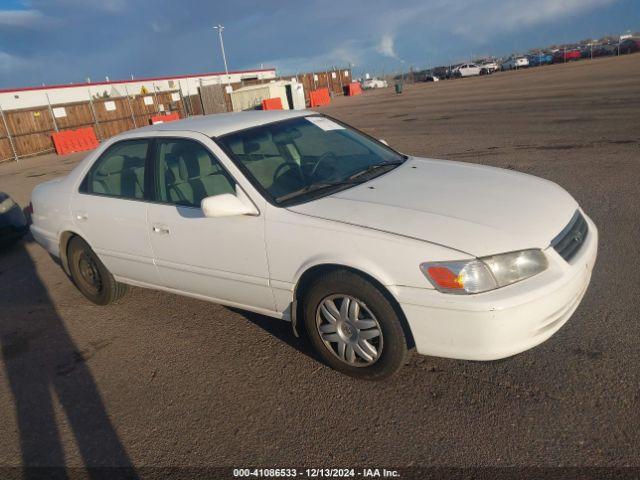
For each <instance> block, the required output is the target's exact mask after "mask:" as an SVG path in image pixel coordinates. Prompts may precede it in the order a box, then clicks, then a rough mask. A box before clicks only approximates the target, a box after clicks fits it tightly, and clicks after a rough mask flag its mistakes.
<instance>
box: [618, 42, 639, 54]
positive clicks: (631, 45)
mask: <svg viewBox="0 0 640 480" xmlns="http://www.w3.org/2000/svg"><path fill="white" fill-rule="evenodd" d="M639 50H640V38H627V39H625V40H624V41H623V42H622V43H620V54H621V55H626V54H629V53H635V52H637V51H639Z"/></svg>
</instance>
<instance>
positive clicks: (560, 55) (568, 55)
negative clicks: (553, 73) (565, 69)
mask: <svg viewBox="0 0 640 480" xmlns="http://www.w3.org/2000/svg"><path fill="white" fill-rule="evenodd" d="M580 58H582V57H581V54H580V50H567V51H565V50H557V51H555V52H554V53H553V63H564V62H570V61H572V60H580Z"/></svg>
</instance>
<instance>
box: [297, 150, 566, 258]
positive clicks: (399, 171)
mask: <svg viewBox="0 0 640 480" xmlns="http://www.w3.org/2000/svg"><path fill="white" fill-rule="evenodd" d="M577 208H578V205H577V203H576V201H575V200H574V199H573V198H572V197H571V196H570V195H569V194H568V193H567V192H566V191H565V190H563V189H562V188H561V187H559V186H558V185H556V184H555V183H553V182H550V181H548V180H543V179H541V178H538V177H534V176H531V175H526V174H523V173H518V172H514V171H511V170H504V169H500V168H494V167H487V166H483V165H475V164H469V163H462V162H451V161H444V160H432V159H424V158H415V157H411V158H409V159H408V160H407V161H406V162H405V163H404V164H402V165H401V166H399V167H398V168H396V169H394V170H392V171H390V172H388V173H386V174H384V175H381V176H380V177H378V178H375V179H373V180H371V181H369V182H366V183H364V184H362V185H358V186H356V187H353V188H350V189H347V190H343V191H341V192H338V193H335V194H333V195H330V196H328V197H324V198H321V199H318V200H315V201H311V202H308V203H304V204H301V205H296V206H293V207H290V208H289V210H292V211H294V212H297V213H301V214H304V215H310V216H313V217H318V218H323V219H327V220H333V221H336V222H342V223H347V224H352V225H357V226H360V227H365V228H371V229H375V230H379V231H384V232H388V233H392V234H396V235H402V236H406V237H410V238H415V239H418V240H422V241H426V242H430V243H435V244H438V245H442V246H446V247H449V248H452V249H455V250H459V251H461V252H464V253H467V254H470V255H473V256H477V257H482V256H485V255H492V254H496V253H504V252H510V251H514V250H522V249H527V248H546V247H548V246H549V244H550V242H551V240H552V239H553V238H554V237H555V236H556V235H557V234H558V233H560V231H561V230H562V229H563V228H564V227H565V226H566V225H567V223H568V222H569V220H570V219H571V217H572V216H573V214H574V213H575V211H576V209H577ZM445 260H446V259H445Z"/></svg>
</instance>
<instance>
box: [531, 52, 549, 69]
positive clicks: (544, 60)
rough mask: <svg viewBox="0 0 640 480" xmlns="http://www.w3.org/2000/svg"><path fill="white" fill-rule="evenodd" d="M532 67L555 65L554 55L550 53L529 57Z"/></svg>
mask: <svg viewBox="0 0 640 480" xmlns="http://www.w3.org/2000/svg"><path fill="white" fill-rule="evenodd" d="M527 60H528V61H529V66H530V67H539V66H540V65H549V64H551V63H553V55H551V54H550V53H541V54H532V55H527Z"/></svg>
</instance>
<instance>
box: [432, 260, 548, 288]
mask: <svg viewBox="0 0 640 480" xmlns="http://www.w3.org/2000/svg"><path fill="white" fill-rule="evenodd" d="M548 266H549V264H548V262H547V257H546V256H545V254H544V253H542V251H541V250H537V249H535V250H522V251H519V252H510V253H503V254H501V255H492V256H490V257H484V258H478V259H473V260H463V261H457V262H431V263H423V264H421V265H420V270H422V273H423V274H424V276H425V277H427V279H428V280H429V281H430V282H431V283H432V284H433V286H434V287H435V288H437V289H438V290H440V291H441V292H446V293H482V292H486V291H489V290H494V289H496V288H500V287H504V286H506V285H511V284H512V283H516V282H519V281H521V280H524V279H525V278H529V277H532V276H533V275H536V274H537V273H540V272H542V271H544V270H546V269H547V267H548Z"/></svg>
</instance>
